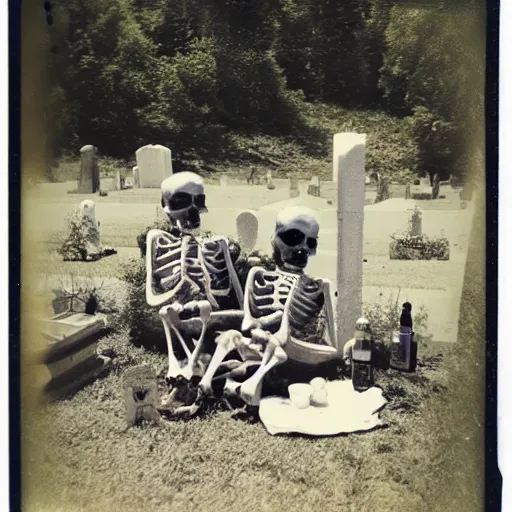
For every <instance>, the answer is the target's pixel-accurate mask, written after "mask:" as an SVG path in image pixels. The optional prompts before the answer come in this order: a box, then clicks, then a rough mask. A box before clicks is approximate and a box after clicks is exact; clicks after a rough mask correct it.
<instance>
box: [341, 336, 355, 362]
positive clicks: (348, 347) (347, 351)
mask: <svg viewBox="0 0 512 512" xmlns="http://www.w3.org/2000/svg"><path fill="white" fill-rule="evenodd" d="M355 344H356V339H355V338H352V339H351V340H348V341H347V342H346V343H345V346H344V347H343V360H344V361H349V360H350V359H351V358H352V349H353V348H354V345H355Z"/></svg>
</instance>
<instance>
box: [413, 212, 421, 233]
mask: <svg viewBox="0 0 512 512" xmlns="http://www.w3.org/2000/svg"><path fill="white" fill-rule="evenodd" d="M411 236H421V216H419V215H415V216H413V217H412V220H411Z"/></svg>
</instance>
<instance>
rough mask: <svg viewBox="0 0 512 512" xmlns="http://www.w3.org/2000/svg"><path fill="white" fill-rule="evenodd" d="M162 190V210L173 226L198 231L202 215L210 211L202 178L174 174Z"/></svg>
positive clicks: (182, 173) (188, 173)
mask: <svg viewBox="0 0 512 512" xmlns="http://www.w3.org/2000/svg"><path fill="white" fill-rule="evenodd" d="M161 190H162V208H163V210H164V212H165V213H166V214H167V215H168V217H169V220H170V221H171V224H172V225H173V226H174V225H178V227H180V228H181V229H197V228H198V227H199V226H200V225H201V217H200V213H205V212H207V211H208V209H207V208H206V204H205V194H204V182H203V179H202V178H201V177H200V176H198V175H197V174H195V173H193V172H179V173H176V174H173V175H172V176H171V177H169V178H166V179H165V180H164V181H163V182H162V185H161Z"/></svg>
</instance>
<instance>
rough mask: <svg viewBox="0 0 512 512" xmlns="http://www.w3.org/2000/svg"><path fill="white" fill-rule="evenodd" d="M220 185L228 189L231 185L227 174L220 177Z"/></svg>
mask: <svg viewBox="0 0 512 512" xmlns="http://www.w3.org/2000/svg"><path fill="white" fill-rule="evenodd" d="M219 184H220V186H221V187H227V186H228V185H229V181H228V177H227V176H226V175H225V174H221V175H220V178H219Z"/></svg>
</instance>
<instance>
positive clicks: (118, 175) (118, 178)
mask: <svg viewBox="0 0 512 512" xmlns="http://www.w3.org/2000/svg"><path fill="white" fill-rule="evenodd" d="M115 183H116V190H121V189H122V183H121V171H120V170H119V169H116V178H115Z"/></svg>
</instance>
